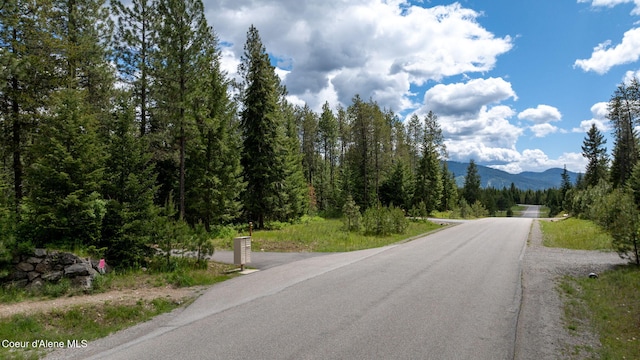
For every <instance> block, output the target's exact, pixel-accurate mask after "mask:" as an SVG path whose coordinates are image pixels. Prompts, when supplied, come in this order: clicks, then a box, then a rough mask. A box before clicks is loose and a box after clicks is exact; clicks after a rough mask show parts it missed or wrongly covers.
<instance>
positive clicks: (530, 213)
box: [521, 205, 540, 218]
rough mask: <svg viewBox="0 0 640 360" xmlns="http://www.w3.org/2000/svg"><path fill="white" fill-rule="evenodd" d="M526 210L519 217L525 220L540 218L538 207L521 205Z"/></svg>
mask: <svg viewBox="0 0 640 360" xmlns="http://www.w3.org/2000/svg"><path fill="white" fill-rule="evenodd" d="M523 206H525V207H526V208H525V209H524V211H523V212H522V215H521V217H525V218H539V217H540V205H523Z"/></svg>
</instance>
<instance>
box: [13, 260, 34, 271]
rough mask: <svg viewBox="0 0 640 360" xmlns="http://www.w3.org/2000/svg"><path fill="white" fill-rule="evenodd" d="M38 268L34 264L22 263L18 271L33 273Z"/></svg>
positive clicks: (19, 264)
mask: <svg viewBox="0 0 640 360" xmlns="http://www.w3.org/2000/svg"><path fill="white" fill-rule="evenodd" d="M35 268H36V267H35V266H33V264H29V263H28V262H21V263H18V265H16V269H18V270H20V271H24V272H29V271H33V270H34V269H35Z"/></svg>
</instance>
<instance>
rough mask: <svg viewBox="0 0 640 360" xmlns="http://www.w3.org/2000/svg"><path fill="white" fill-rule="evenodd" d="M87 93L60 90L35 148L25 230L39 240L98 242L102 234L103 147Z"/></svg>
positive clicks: (38, 242)
mask: <svg viewBox="0 0 640 360" xmlns="http://www.w3.org/2000/svg"><path fill="white" fill-rule="evenodd" d="M83 95H84V91H80V90H73V89H66V90H62V91H60V93H59V94H58V96H57V97H56V101H55V103H54V107H53V108H52V109H51V116H50V117H47V118H45V119H44V120H43V122H42V124H41V126H40V129H39V132H38V135H37V137H36V139H35V142H34V145H33V147H32V148H31V151H30V156H31V157H32V158H33V159H34V160H33V162H32V165H31V166H30V167H29V169H28V171H27V175H28V178H29V181H28V182H27V184H28V187H27V189H28V194H29V195H28V196H27V197H26V201H25V204H24V206H23V219H24V221H23V222H22V224H21V235H22V240H28V239H31V240H32V241H33V244H34V245H36V246H44V245H58V246H72V245H73V246H79V245H94V244H96V242H97V241H98V240H99V238H100V227H101V223H102V218H103V216H104V213H105V207H104V201H103V200H102V196H101V195H100V190H101V186H100V183H101V180H102V177H103V165H104V164H103V154H104V151H103V149H102V147H101V145H100V143H99V141H98V137H97V135H96V128H97V120H96V118H95V117H94V116H92V115H90V114H91V111H90V110H89V109H88V105H86V100H85V99H84V98H83Z"/></svg>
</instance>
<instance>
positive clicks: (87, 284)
mask: <svg viewBox="0 0 640 360" xmlns="http://www.w3.org/2000/svg"><path fill="white" fill-rule="evenodd" d="M71 284H73V286H77V287H80V288H83V289H85V290H88V289H91V285H92V284H93V281H92V280H91V276H76V277H74V278H73V279H71Z"/></svg>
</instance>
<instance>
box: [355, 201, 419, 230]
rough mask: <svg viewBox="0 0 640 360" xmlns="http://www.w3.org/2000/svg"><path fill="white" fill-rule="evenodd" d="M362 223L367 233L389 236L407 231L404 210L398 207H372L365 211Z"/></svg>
mask: <svg viewBox="0 0 640 360" xmlns="http://www.w3.org/2000/svg"><path fill="white" fill-rule="evenodd" d="M362 223H363V225H364V232H365V234H366V235H377V236H388V235H391V234H402V233H404V232H405V231H406V229H407V226H408V221H407V219H406V218H405V216H404V211H402V209H400V208H396V207H393V206H391V207H382V206H377V207H372V208H369V209H367V211H365V212H364V215H363V220H362Z"/></svg>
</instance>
